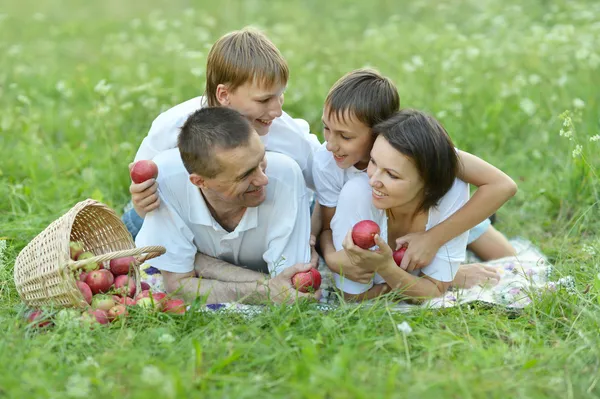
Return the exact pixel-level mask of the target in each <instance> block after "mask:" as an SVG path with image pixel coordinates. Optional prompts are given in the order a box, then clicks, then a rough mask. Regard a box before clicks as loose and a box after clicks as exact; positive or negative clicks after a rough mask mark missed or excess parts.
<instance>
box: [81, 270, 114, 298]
mask: <svg viewBox="0 0 600 399" xmlns="http://www.w3.org/2000/svg"><path fill="white" fill-rule="evenodd" d="M85 282H86V283H87V285H89V286H90V289H91V290H92V293H93V294H94V295H95V294H98V293H105V292H107V291H108V290H109V289H110V287H111V286H112V285H113V283H114V282H115V277H114V276H113V275H112V273H111V272H110V271H109V270H106V269H102V270H93V271H91V272H90V273H89V274H88V276H87V278H86V279H85Z"/></svg>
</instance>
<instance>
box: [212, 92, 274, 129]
mask: <svg viewBox="0 0 600 399" xmlns="http://www.w3.org/2000/svg"><path fill="white" fill-rule="evenodd" d="M284 91H285V85H281V84H279V85H274V86H272V87H264V86H260V85H259V84H257V83H254V82H246V83H244V84H243V85H242V86H240V87H238V88H237V89H235V90H233V91H231V90H229V89H228V88H227V86H226V85H219V86H217V99H218V101H219V103H221V105H223V106H225V107H229V108H232V109H234V110H236V111H238V112H239V113H241V114H242V115H244V116H245V117H246V118H247V119H248V120H249V121H250V123H251V124H252V127H254V129H255V130H256V132H257V133H258V134H259V135H260V136H264V135H266V134H267V133H269V128H270V127H271V124H272V123H273V120H274V119H275V118H278V117H280V116H281V114H282V112H283V111H282V109H281V107H282V105H283V92H284Z"/></svg>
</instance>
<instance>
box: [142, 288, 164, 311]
mask: <svg viewBox="0 0 600 399" xmlns="http://www.w3.org/2000/svg"><path fill="white" fill-rule="evenodd" d="M166 296H167V294H165V293H164V292H152V291H142V292H141V293H139V294H138V295H137V296H136V297H135V300H136V305H138V306H141V307H143V308H152V307H154V309H157V310H161V309H162V308H163V306H164V302H165V298H166ZM153 305H154V306H153Z"/></svg>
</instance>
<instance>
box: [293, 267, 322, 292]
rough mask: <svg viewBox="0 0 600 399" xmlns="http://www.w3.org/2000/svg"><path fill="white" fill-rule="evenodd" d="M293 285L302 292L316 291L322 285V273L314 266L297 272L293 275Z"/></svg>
mask: <svg viewBox="0 0 600 399" xmlns="http://www.w3.org/2000/svg"><path fill="white" fill-rule="evenodd" d="M292 285H293V286H294V287H296V289H297V290H298V291H300V292H314V291H316V290H318V289H319V287H320V286H321V273H319V271H318V270H317V269H314V268H312V269H310V270H309V271H306V272H300V273H296V274H294V275H293V276H292Z"/></svg>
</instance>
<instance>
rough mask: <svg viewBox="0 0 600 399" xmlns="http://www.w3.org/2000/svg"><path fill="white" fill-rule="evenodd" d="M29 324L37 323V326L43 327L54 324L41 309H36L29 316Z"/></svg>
mask: <svg viewBox="0 0 600 399" xmlns="http://www.w3.org/2000/svg"><path fill="white" fill-rule="evenodd" d="M27 322H28V323H29V324H33V323H35V326H36V327H39V328H42V327H46V326H49V325H51V324H52V321H51V320H50V319H49V318H48V317H47V316H46V315H45V314H44V312H42V311H41V310H34V311H33V312H31V313H29V315H28V316H27Z"/></svg>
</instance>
